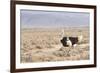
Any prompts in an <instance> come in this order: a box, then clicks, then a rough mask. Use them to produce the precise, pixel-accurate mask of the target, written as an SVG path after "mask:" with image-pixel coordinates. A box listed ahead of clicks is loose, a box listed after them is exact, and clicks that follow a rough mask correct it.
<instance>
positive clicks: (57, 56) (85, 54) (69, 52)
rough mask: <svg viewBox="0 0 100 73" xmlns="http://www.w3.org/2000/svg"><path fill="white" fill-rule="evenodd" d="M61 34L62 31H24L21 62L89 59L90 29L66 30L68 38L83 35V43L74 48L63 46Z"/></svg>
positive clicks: (22, 32) (22, 34)
mask: <svg viewBox="0 0 100 73" xmlns="http://www.w3.org/2000/svg"><path fill="white" fill-rule="evenodd" d="M60 33H61V29H22V31H21V62H23V63H24V62H25V63H26V62H44V61H64V60H73V61H74V60H87V59H89V29H88V28H80V29H77V28H70V29H67V28H66V30H65V34H66V36H78V35H79V34H80V33H82V35H83V41H82V42H81V43H79V44H78V45H77V46H76V47H74V48H73V47H63V46H62V45H61V43H60V38H61V36H60Z"/></svg>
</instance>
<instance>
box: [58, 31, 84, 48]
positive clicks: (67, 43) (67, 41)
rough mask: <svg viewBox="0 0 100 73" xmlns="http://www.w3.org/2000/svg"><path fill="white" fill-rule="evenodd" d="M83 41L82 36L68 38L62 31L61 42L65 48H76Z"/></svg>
mask: <svg viewBox="0 0 100 73" xmlns="http://www.w3.org/2000/svg"><path fill="white" fill-rule="evenodd" d="M82 39H83V36H82V35H79V36H77V37H67V36H65V34H64V30H62V38H61V40H60V42H61V43H62V45H63V46H64V47H75V46H76V45H77V44H78V43H79V42H81V41H82Z"/></svg>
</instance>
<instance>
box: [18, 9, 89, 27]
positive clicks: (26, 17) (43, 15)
mask: <svg viewBox="0 0 100 73" xmlns="http://www.w3.org/2000/svg"><path fill="white" fill-rule="evenodd" d="M20 14H21V16H20V17H21V27H22V28H33V27H34V28H37V27H39V28H40V27H41V28H42V27H51V28H52V27H71V26H76V27H77V26H78V27H79V26H89V20H90V19H89V17H90V14H89V13H82V12H81V13H80V12H67V11H63V12H61V11H56V12H55V11H35V10H21V11H20Z"/></svg>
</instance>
